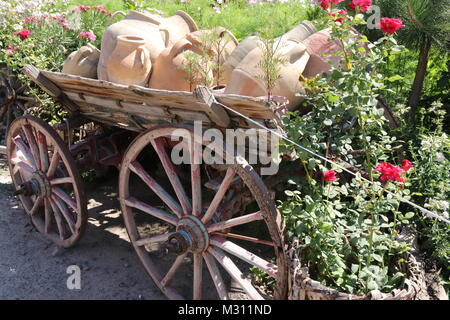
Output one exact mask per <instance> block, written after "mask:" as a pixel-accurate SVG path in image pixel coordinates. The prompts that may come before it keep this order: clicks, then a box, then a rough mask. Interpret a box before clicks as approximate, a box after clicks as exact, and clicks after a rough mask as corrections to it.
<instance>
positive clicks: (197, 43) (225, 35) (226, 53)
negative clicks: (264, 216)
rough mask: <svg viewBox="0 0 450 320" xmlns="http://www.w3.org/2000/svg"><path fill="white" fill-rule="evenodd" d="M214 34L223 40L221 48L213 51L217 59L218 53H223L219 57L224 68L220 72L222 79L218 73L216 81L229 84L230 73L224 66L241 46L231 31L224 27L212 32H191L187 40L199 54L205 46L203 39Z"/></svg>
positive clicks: (215, 77)
mask: <svg viewBox="0 0 450 320" xmlns="http://www.w3.org/2000/svg"><path fill="white" fill-rule="evenodd" d="M213 33H215V34H218V35H219V37H221V38H222V39H221V42H220V44H219V46H220V48H216V47H214V48H213V50H214V56H215V57H217V56H218V53H217V51H221V52H220V56H219V58H220V62H221V63H222V67H221V70H220V78H219V79H217V78H218V75H217V74H216V73H214V79H216V82H217V81H218V82H219V83H222V84H223V83H227V82H228V80H229V73H227V74H226V73H225V72H224V66H223V64H224V63H225V61H227V59H228V58H229V57H230V55H231V54H232V52H234V50H235V49H236V47H237V45H238V44H239V42H238V41H237V39H236V37H235V36H234V35H233V34H232V33H231V32H230V31H229V30H227V29H225V28H224V27H216V28H214V29H211V30H198V31H195V32H191V33H189V34H187V35H186V39H187V40H189V41H190V42H191V43H192V45H193V46H194V47H195V48H196V49H198V52H200V48H202V47H203V45H204V44H203V43H202V39H203V37H205V36H208V35H210V34H213Z"/></svg>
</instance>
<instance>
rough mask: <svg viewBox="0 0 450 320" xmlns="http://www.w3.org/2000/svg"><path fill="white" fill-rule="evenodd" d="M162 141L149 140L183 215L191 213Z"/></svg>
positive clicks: (187, 199)
mask: <svg viewBox="0 0 450 320" xmlns="http://www.w3.org/2000/svg"><path fill="white" fill-rule="evenodd" d="M163 141H164V140H162V139H161V138H157V139H154V140H151V144H152V145H153V148H154V149H155V150H156V153H157V154H158V156H159V159H160V160H161V163H162V165H163V167H164V170H165V171H166V174H167V177H168V178H169V180H170V183H171V184H172V187H173V189H174V190H175V193H176V195H177V197H178V200H179V201H180V204H181V207H182V208H183V212H184V214H185V215H187V214H190V213H191V210H192V208H191V205H190V203H189V198H188V197H187V195H186V192H185V191H184V188H183V185H182V184H181V181H180V178H178V175H177V173H176V171H175V167H174V165H173V163H172V161H171V160H170V158H169V156H168V154H167V152H166V149H165V148H164V143H163Z"/></svg>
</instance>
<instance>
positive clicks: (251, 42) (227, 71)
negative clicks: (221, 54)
mask: <svg viewBox="0 0 450 320" xmlns="http://www.w3.org/2000/svg"><path fill="white" fill-rule="evenodd" d="M259 43H261V40H260V39H259V37H258V36H249V37H247V38H245V39H244V40H242V41H241V42H240V43H239V44H238V45H237V47H236V48H235V49H234V51H233V52H232V53H231V55H230V56H229V57H228V59H227V60H226V61H225V63H224V65H223V74H224V77H225V78H226V79H230V77H231V73H232V72H233V70H234V69H235V68H236V67H237V66H238V64H239V63H241V61H242V60H243V59H244V58H245V56H246V55H247V54H248V53H249V52H250V51H252V50H253V49H255V48H256V47H258V44H259Z"/></svg>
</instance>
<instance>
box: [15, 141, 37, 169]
mask: <svg viewBox="0 0 450 320" xmlns="http://www.w3.org/2000/svg"><path fill="white" fill-rule="evenodd" d="M13 142H14V144H15V145H16V147H17V148H18V149H19V150H20V152H21V153H22V155H23V157H24V159H23V160H26V161H28V163H29V164H30V165H31V166H32V167H33V169H34V170H36V169H37V166H36V163H35V161H34V159H33V156H32V155H31V151H30V148H29V147H28V146H27V145H26V144H25V142H24V141H23V140H22V138H21V137H20V136H17V137H15V138H14V139H13Z"/></svg>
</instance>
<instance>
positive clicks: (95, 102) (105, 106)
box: [64, 91, 211, 123]
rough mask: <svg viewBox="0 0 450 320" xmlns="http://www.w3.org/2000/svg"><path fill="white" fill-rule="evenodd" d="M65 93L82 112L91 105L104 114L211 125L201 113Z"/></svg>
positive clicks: (69, 92)
mask: <svg viewBox="0 0 450 320" xmlns="http://www.w3.org/2000/svg"><path fill="white" fill-rule="evenodd" d="M64 93H65V94H66V95H67V96H68V97H69V98H70V99H71V100H72V101H74V102H76V103H77V104H78V105H79V106H80V108H81V109H80V110H81V111H82V112H83V107H82V106H84V105H91V106H92V107H98V108H102V110H103V112H107V111H108V110H109V112H111V113H116V112H121V113H123V114H128V115H129V114H133V115H139V116H141V117H145V118H148V119H155V120H158V119H161V120H164V121H166V122H169V123H171V122H188V121H194V120H201V121H203V122H205V123H211V120H210V119H209V118H208V117H207V116H206V115H205V114H204V113H203V112H199V111H191V110H184V109H179V108H169V107H165V106H155V105H151V106H150V105H147V104H143V103H136V102H118V101H117V100H114V99H109V98H102V97H98V96H89V95H84V94H79V93H76V92H71V91H64Z"/></svg>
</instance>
